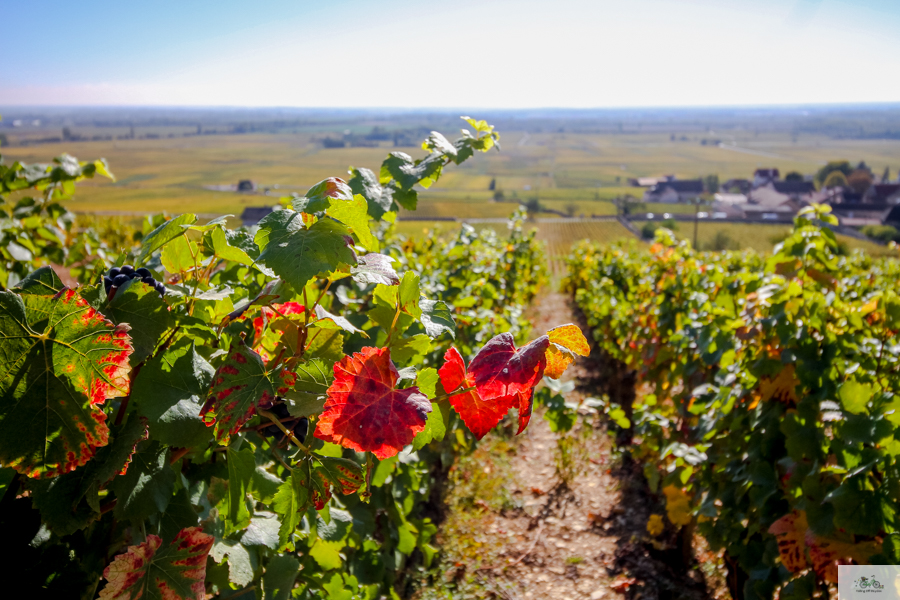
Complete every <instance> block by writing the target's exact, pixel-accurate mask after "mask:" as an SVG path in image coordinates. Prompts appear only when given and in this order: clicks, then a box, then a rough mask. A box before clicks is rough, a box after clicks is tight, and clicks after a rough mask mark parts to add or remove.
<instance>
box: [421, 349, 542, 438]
mask: <svg viewBox="0 0 900 600" xmlns="http://www.w3.org/2000/svg"><path fill="white" fill-rule="evenodd" d="M549 345H550V341H549V339H548V338H547V336H546V335H545V336H541V337H539V338H538V339H536V340H534V341H533V342H531V343H530V344H528V345H527V346H523V347H522V348H518V349H517V348H516V345H515V342H514V341H513V337H512V335H510V334H508V333H501V334H500V335H498V336H496V337H495V338H493V339H492V340H490V341H489V342H488V343H487V344H485V345H484V347H483V348H482V349H481V350H480V351H479V352H478V354H476V355H475V358H473V359H472V362H471V364H470V365H469V368H468V369H466V368H465V363H464V362H463V359H462V356H460V354H459V352H458V351H457V350H456V349H455V348H451V349H450V350H448V351H447V353H446V354H445V355H444V360H445V363H444V365H443V366H442V367H441V369H440V370H439V371H438V374H439V375H440V376H441V382H442V384H443V386H444V389H445V390H446V391H447V392H448V393H451V394H452V393H454V392H456V391H458V390H460V389H466V388H471V387H474V388H475V389H474V390H470V391H466V392H463V393H458V394H454V395H453V396H451V397H450V404H451V406H453V408H454V410H456V412H457V413H459V416H460V417H461V418H462V420H463V422H464V423H465V424H466V426H467V427H468V428H469V430H470V431H471V432H472V433H473V434H474V435H475V437H477V438H478V439H481V438H482V437H483V436H484V434H486V433H487V432H488V431H490V430H491V429H492V428H493V427H494V426H496V425H497V423H499V422H500V420H501V419H502V418H503V416H504V415H505V414H506V413H507V411H509V409H510V408H517V409H518V411H519V430H518V433H522V431H524V430H525V427H527V426H528V422H529V420H530V419H531V401H532V397H533V396H534V386H536V385H537V384H538V382H539V381H540V380H541V377H543V375H544V368H545V367H546V366H547V358H546V352H547V348H548V346H549Z"/></svg>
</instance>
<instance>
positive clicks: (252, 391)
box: [200, 342, 275, 441]
mask: <svg viewBox="0 0 900 600" xmlns="http://www.w3.org/2000/svg"><path fill="white" fill-rule="evenodd" d="M274 399H275V388H274V386H273V385H272V382H271V381H270V380H269V378H268V376H267V375H266V367H265V365H264V364H263V360H262V358H261V357H260V356H259V354H257V353H256V352H254V351H253V350H251V349H250V348H248V347H247V346H246V345H244V343H243V342H238V343H236V344H235V345H234V346H232V347H231V352H230V353H229V354H228V356H227V357H226V358H225V362H224V363H222V366H220V367H219V368H218V370H217V371H216V374H215V375H214V376H213V382H212V387H210V388H209V392H208V393H207V395H206V403H205V404H204V405H203V408H201V409H200V417H201V418H202V419H203V422H204V423H206V425H207V427H209V426H211V425H215V426H216V439H218V440H220V441H222V440H226V439H227V438H229V437H230V436H231V435H233V434H235V433H237V431H238V430H239V429H240V428H241V426H243V425H244V423H246V422H247V421H249V420H250V419H251V418H252V417H253V415H255V414H256V408H257V406H259V405H260V404H262V405H263V406H267V405H268V404H269V403H271V402H272V401H273V400H274Z"/></svg>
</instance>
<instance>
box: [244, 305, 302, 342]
mask: <svg viewBox="0 0 900 600" xmlns="http://www.w3.org/2000/svg"><path fill="white" fill-rule="evenodd" d="M304 312H306V307H304V306H303V305H302V304H300V303H299V302H285V303H284V304H273V305H272V306H271V307H268V306H263V307H262V310H261V311H260V313H261V314H260V316H258V317H256V318H254V319H253V331H254V337H253V345H254V346H255V345H256V344H258V343H259V342H260V340H261V339H262V335H263V332H264V331H265V328H266V326H267V325H268V324H269V323H271V322H272V321H273V320H275V319H277V318H278V317H279V316H281V315H284V316H287V315H302V314H303V313H304Z"/></svg>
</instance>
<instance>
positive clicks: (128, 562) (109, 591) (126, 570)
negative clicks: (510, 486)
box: [100, 527, 215, 600]
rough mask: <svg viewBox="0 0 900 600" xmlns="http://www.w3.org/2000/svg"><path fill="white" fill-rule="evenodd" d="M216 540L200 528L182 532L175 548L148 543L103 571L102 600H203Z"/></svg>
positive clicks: (158, 541)
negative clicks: (208, 559)
mask: <svg viewBox="0 0 900 600" xmlns="http://www.w3.org/2000/svg"><path fill="white" fill-rule="evenodd" d="M214 540H215V538H214V537H213V536H211V535H207V534H205V533H203V531H202V530H201V529H200V528H199V527H188V528H186V529H182V530H181V531H180V532H178V535H177V536H175V539H174V540H173V541H172V543H171V544H168V545H166V546H163V545H162V539H160V538H159V536H156V535H152V534H151V535H148V536H147V541H146V542H144V543H143V544H139V545H137V546H129V547H128V550H127V551H126V552H124V553H122V554H119V555H118V556H116V557H115V558H114V559H113V561H112V562H111V563H110V564H109V566H108V567H106V570H104V571H103V577H105V578H106V580H107V584H106V585H105V586H104V588H103V590H102V591H101V592H100V599H101V600H137V599H138V598H141V599H142V600H155V599H159V600H162V599H165V600H182V599H183V600H187V599H188V598H192V599H196V600H203V598H204V597H205V595H206V589H205V585H204V580H205V579H206V557H207V555H208V554H209V551H210V549H211V548H212V545H213V541H214Z"/></svg>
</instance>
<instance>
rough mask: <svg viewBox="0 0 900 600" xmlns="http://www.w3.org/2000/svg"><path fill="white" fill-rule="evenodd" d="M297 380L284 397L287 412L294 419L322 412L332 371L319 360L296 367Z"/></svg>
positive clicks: (331, 378) (332, 375) (332, 374)
mask: <svg viewBox="0 0 900 600" xmlns="http://www.w3.org/2000/svg"><path fill="white" fill-rule="evenodd" d="M296 373H297V380H296V381H295V382H294V386H293V388H291V389H289V390H288V391H287V392H286V393H285V394H284V397H285V398H286V399H287V400H288V402H287V403H286V404H287V407H288V412H290V413H291V415H292V416H295V417H309V416H312V415H317V414H319V413H321V412H322V409H323V408H324V407H325V399H326V395H325V394H326V392H327V391H328V387H329V386H330V385H331V382H332V381H334V370H333V369H329V368H328V367H326V366H325V363H324V362H322V361H321V360H320V359H317V358H315V359H313V360H311V361H309V362H307V363H305V364H301V365H297V368H296Z"/></svg>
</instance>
